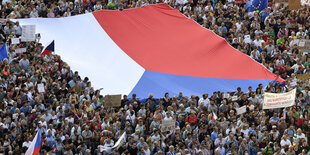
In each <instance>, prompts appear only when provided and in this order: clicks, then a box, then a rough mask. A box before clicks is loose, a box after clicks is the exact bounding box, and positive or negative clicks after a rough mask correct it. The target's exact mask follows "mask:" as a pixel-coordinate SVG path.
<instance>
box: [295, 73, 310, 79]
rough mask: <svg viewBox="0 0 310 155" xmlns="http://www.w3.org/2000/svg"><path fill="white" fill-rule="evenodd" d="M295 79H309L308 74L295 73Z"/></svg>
mask: <svg viewBox="0 0 310 155" xmlns="http://www.w3.org/2000/svg"><path fill="white" fill-rule="evenodd" d="M297 79H300V80H308V79H310V74H297Z"/></svg>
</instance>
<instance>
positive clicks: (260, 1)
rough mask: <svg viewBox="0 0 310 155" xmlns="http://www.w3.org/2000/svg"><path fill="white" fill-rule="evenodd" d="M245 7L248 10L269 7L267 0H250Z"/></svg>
mask: <svg viewBox="0 0 310 155" xmlns="http://www.w3.org/2000/svg"><path fill="white" fill-rule="evenodd" d="M245 7H246V10H247V11H248V12H252V11H257V10H259V11H261V10H264V9H265V8H267V0H249V1H248V2H247V3H246V6H245Z"/></svg>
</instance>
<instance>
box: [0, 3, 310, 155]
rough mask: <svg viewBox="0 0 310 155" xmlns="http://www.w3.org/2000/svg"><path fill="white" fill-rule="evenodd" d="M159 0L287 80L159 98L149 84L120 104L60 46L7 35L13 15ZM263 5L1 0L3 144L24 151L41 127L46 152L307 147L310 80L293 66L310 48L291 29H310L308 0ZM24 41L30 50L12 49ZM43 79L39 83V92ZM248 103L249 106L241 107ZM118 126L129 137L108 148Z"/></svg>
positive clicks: (292, 151)
mask: <svg viewBox="0 0 310 155" xmlns="http://www.w3.org/2000/svg"><path fill="white" fill-rule="evenodd" d="M162 2H164V3H168V4H169V5H170V6H171V7H173V8H176V9H178V10H179V11H180V12H181V13H183V14H184V15H185V16H186V17H188V18H190V19H192V20H195V21H196V22H197V23H199V24H200V25H202V26H203V27H205V28H208V29H210V30H212V31H214V32H215V33H216V34H218V35H219V36H221V37H223V38H225V39H226V41H227V42H228V43H230V44H231V45H232V46H233V47H234V48H236V49H238V50H239V51H240V52H243V53H244V54H246V55H249V56H250V57H251V58H252V59H254V60H256V61H258V62H259V63H261V64H262V65H264V66H265V67H266V68H268V69H269V70H270V71H271V72H273V73H274V74H276V75H278V76H280V77H281V78H283V79H284V80H285V81H286V85H282V84H280V83H270V84H269V85H267V86H263V85H261V84H260V85H258V86H257V88H252V87H249V88H248V90H242V89H241V88H237V89H236V91H235V92H214V93H213V94H193V95H192V96H183V94H182V93H181V92H180V93H179V95H178V96H169V94H168V93H166V94H163V98H160V99H155V98H153V96H152V94H150V95H149V96H136V95H135V94H133V95H132V96H126V95H124V96H123V99H122V101H121V107H118V108H107V107H105V106H104V96H102V95H100V90H94V88H93V87H92V84H91V82H90V80H89V79H88V77H80V76H79V73H78V71H72V70H71V69H70V66H69V65H68V64H66V63H65V62H63V61H62V60H61V57H60V56H58V55H54V54H51V55H47V56H40V55H39V54H40V51H41V50H42V45H41V44H40V43H38V42H37V41H36V42H23V43H20V44H17V45H13V44H11V40H10V39H11V38H13V37H18V36H20V35H21V32H22V28H21V26H20V25H19V23H18V22H16V23H13V22H10V21H9V19H12V18H29V17H30V18H37V17H46V18H57V17H68V16H73V15H77V14H83V13H89V12H93V11H97V10H102V9H111V10H122V9H129V8H136V7H142V6H145V5H148V4H156V3H162ZM268 6H269V7H268V8H266V9H264V10H263V11H255V12H247V11H246V8H245V5H244V3H241V4H235V1H234V0H193V1H192V0H176V1H174V0H165V1H162V0H150V1H147V0H117V1H115V0H83V1H80V0H75V1H72V0H59V1H47V0H32V1H30V0H19V1H16V0H7V1H2V5H1V17H2V20H1V24H2V25H1V31H0V34H1V35H0V39H1V40H2V43H4V42H7V44H8V45H9V53H8V58H6V59H5V60H3V61H1V62H0V66H1V73H0V77H1V80H0V153H3V154H9V155H20V154H23V153H24V152H25V151H26V150H27V148H28V147H29V146H30V144H31V141H32V140H33V138H34V136H35V135H36V133H38V132H39V131H40V133H41V134H42V145H41V149H40V153H42V154H56V155H61V154H64V155H70V154H79V155H84V154H95V155H98V154H113V155H117V154H120V155H122V154H130V155H137V154H139V155H189V154H191V155H212V154H215V155H230V154H234V155H235V154H236V155H256V154H257V155H259V154H261V155H273V154H287V155H297V154H298V155H299V154H302V155H306V154H309V153H310V152H309V150H310V147H309V140H310V122H309V121H310V105H309V104H310V101H309V99H310V97H309V96H310V92H309V87H310V85H309V84H310V82H309V79H297V74H298V75H299V74H309V72H310V71H309V68H310V67H309V66H310V58H309V54H308V52H310V51H306V50H304V49H303V48H302V47H299V46H298V43H297V42H296V39H309V35H310V19H309V18H310V17H309V14H310V8H309V6H307V5H303V6H302V7H301V8H300V9H299V10H291V11H290V10H289V9H288V7H287V6H284V5H283V4H281V5H277V4H276V3H274V2H269V4H268ZM5 19H7V20H5ZM42 37H44V36H42ZM22 47H23V48H26V49H27V50H26V52H24V53H15V52H14V49H16V48H22ZM42 84H43V86H44V89H43V90H44V91H42V90H40V92H39V91H38V85H42ZM293 88H296V89H297V92H296V102H295V106H291V107H286V108H278V109H269V110H263V109H262V102H263V95H264V92H273V93H283V92H287V91H289V90H291V89H293ZM150 93H151V92H150ZM224 93H229V94H230V96H237V97H238V99H237V100H232V97H227V96H226V95H224ZM139 98H140V99H141V98H147V100H145V101H143V102H142V101H141V100H139ZM244 105H246V106H247V110H246V112H245V113H243V114H241V115H237V109H238V108H239V107H242V106H244ZM214 114H215V115H216V116H218V118H217V119H214ZM162 120H175V121H176V124H175V129H174V130H170V131H167V132H162V131H161V127H162V124H161V121H162ZM124 132H125V133H126V137H125V140H122V141H121V143H120V144H119V145H117V147H115V148H113V149H111V147H112V146H114V144H115V143H116V141H117V140H118V139H119V138H120V137H121V135H123V133H124Z"/></svg>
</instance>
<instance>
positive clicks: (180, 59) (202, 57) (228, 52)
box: [18, 4, 283, 97]
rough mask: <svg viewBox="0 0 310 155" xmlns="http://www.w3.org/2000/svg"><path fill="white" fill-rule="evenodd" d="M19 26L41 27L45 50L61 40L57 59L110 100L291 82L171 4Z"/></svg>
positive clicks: (27, 22)
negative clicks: (111, 97) (121, 96)
mask: <svg viewBox="0 0 310 155" xmlns="http://www.w3.org/2000/svg"><path fill="white" fill-rule="evenodd" d="M18 21H20V23H21V24H23V25H25V24H35V25H36V31H37V32H39V33H41V36H42V38H41V41H42V43H43V44H45V43H46V42H48V41H50V40H56V41H57V46H55V50H56V51H57V54H59V55H60V56H61V57H62V59H63V60H64V61H66V62H67V63H68V64H69V65H70V66H71V69H72V70H77V71H79V73H80V75H81V76H82V77H85V76H88V77H89V78H90V80H91V81H92V86H94V87H95V88H101V87H102V88H104V90H103V91H102V93H103V94H119V93H121V94H132V93H136V94H137V96H138V97H147V96H148V94H149V93H153V95H154V97H163V96H164V93H165V92H169V93H170V95H176V94H178V93H179V92H183V94H184V95H201V94H202V93H212V92H214V91H235V90H236V88H237V87H239V86H240V87H241V88H242V89H247V88H248V86H252V87H255V88H256V87H257V85H258V84H260V83H262V84H264V85H266V84H268V83H269V82H270V81H274V80H278V81H280V82H283V80H282V79H280V78H278V77H277V76H276V75H274V74H273V73H271V72H269V71H268V70H267V69H266V68H265V67H264V66H262V65H261V64H259V63H257V62H255V61H254V60H252V59H251V58H250V57H248V56H246V55H244V54H243V53H241V52H239V51H237V50H236V49H234V48H233V47H231V46H230V45H229V44H228V43H227V42H226V41H225V40H224V39H223V38H221V37H219V36H217V35H216V34H215V33H213V32H212V31H210V30H207V29H205V28H203V27H201V26H200V25H199V24H197V23H196V22H194V21H193V20H191V19H188V18H186V17H185V16H184V15H182V14H181V13H180V12H179V11H178V10H175V9H172V8H171V7H169V6H168V5H167V4H158V5H148V6H145V7H142V8H136V9H128V10H123V11H111V10H103V11H97V12H93V13H89V14H83V15H78V16H73V17H66V18H36V19H21V20H18Z"/></svg>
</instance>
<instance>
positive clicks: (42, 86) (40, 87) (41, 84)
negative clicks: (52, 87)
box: [38, 83, 45, 93]
mask: <svg viewBox="0 0 310 155" xmlns="http://www.w3.org/2000/svg"><path fill="white" fill-rule="evenodd" d="M38 92H39V93H44V92H45V89H44V84H43V83H40V84H38Z"/></svg>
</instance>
